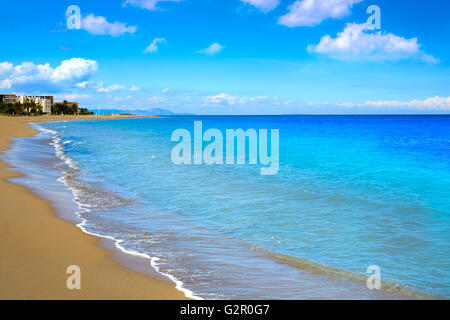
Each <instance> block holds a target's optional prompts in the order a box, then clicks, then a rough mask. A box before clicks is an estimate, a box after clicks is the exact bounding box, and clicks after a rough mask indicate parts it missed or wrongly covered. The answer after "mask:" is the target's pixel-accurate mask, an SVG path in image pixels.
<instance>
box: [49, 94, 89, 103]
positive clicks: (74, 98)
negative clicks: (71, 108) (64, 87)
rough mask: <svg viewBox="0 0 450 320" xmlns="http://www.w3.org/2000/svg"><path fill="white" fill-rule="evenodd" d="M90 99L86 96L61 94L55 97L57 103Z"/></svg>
mask: <svg viewBox="0 0 450 320" xmlns="http://www.w3.org/2000/svg"><path fill="white" fill-rule="evenodd" d="M89 97H90V96H89V95H86V94H60V95H56V96H55V101H64V100H67V101H79V100H83V99H87V98H89Z"/></svg>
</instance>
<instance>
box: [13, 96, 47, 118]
mask: <svg viewBox="0 0 450 320" xmlns="http://www.w3.org/2000/svg"><path fill="white" fill-rule="evenodd" d="M16 102H18V103H21V104H24V103H26V102H34V103H36V104H37V105H39V106H41V107H42V112H43V113H46V114H52V105H53V96H16Z"/></svg>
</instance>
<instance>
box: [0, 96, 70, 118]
mask: <svg viewBox="0 0 450 320" xmlns="http://www.w3.org/2000/svg"><path fill="white" fill-rule="evenodd" d="M0 102H4V103H21V104H24V103H27V102H34V103H36V104H37V105H39V106H41V107H42V112H43V113H45V114H51V113H52V106H53V104H54V98H53V96H26V95H15V94H0ZM70 103H71V104H76V105H77V109H78V102H70Z"/></svg>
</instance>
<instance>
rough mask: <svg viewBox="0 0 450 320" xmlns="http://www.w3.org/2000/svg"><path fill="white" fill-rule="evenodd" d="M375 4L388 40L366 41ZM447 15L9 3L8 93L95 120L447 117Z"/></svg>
mask: <svg viewBox="0 0 450 320" xmlns="http://www.w3.org/2000/svg"><path fill="white" fill-rule="evenodd" d="M69 5H77V6H78V7H79V8H80V9H81V26H80V29H68V28H67V24H66V10H67V8H68V6H69ZM370 5H377V6H378V7H379V8H380V10H381V30H368V28H367V24H366V21H367V19H368V17H369V16H370V14H367V12H366V10H367V8H368V7H369V6H370ZM17 12H20V14H17ZM449 12H450V3H449V2H448V1H442V0H429V1H426V2H425V3H424V2H423V1H411V0H409V1H406V0H405V1H404V0H395V1H392V0H390V1H378V0H377V1H375V0H374V1H372V0H371V1H368V0H108V1H92V0H91V1H84V0H71V1H64V0H60V1H39V2H37V1H23V0H16V1H2V3H1V10H0V30H1V31H0V32H1V36H2V37H1V38H2V41H3V44H2V47H1V49H0V52H1V54H0V91H2V92H5V93H6V92H16V93H26V94H52V95H55V96H56V97H57V98H59V99H68V100H76V101H80V102H81V104H82V105H83V106H87V107H90V108H95V109H97V108H104V109H111V108H115V109H131V110H132V109H148V108H155V107H158V108H164V109H169V110H172V111H174V112H189V113H197V114H290V113H318V114H321V113H448V112H449V110H450V63H449V60H448V57H450V14H449ZM11 13H13V14H11ZM5 44H7V45H5Z"/></svg>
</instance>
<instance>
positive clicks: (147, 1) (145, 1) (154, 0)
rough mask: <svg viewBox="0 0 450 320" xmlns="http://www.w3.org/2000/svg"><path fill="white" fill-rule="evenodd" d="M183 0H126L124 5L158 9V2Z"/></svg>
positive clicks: (178, 0)
mask: <svg viewBox="0 0 450 320" xmlns="http://www.w3.org/2000/svg"><path fill="white" fill-rule="evenodd" d="M180 1H182V0H125V2H124V3H123V6H127V5H132V6H135V7H139V8H143V9H147V10H156V9H158V7H157V4H158V2H180Z"/></svg>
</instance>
